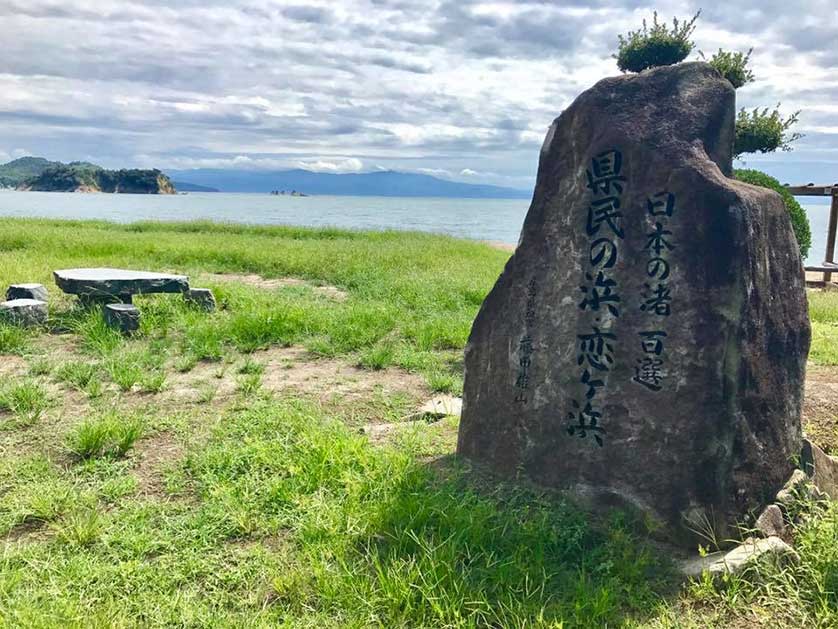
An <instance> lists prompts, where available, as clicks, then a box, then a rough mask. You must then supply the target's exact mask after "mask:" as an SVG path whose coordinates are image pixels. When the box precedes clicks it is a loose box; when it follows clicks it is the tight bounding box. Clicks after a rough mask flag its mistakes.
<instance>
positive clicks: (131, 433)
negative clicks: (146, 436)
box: [67, 412, 144, 459]
mask: <svg viewBox="0 0 838 629" xmlns="http://www.w3.org/2000/svg"><path fill="white" fill-rule="evenodd" d="M143 429H144V422H143V421H142V420H141V419H139V418H137V417H122V416H120V415H118V414H117V413H116V412H108V413H106V414H104V415H102V416H100V417H94V418H91V419H87V420H85V421H83V422H82V423H80V424H78V425H77V426H76V427H75V428H73V429H72V431H71V432H70V433H69V435H68V436H67V447H68V449H69V450H70V452H72V453H73V454H74V455H75V456H77V457H78V458H80V459H92V458H112V459H117V458H121V457H123V456H124V455H125V454H126V453H127V452H128V450H130V449H131V448H132V447H133V445H134V442H135V441H136V440H137V439H139V438H140V437H141V436H142V433H143Z"/></svg>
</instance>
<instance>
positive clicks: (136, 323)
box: [104, 304, 140, 334]
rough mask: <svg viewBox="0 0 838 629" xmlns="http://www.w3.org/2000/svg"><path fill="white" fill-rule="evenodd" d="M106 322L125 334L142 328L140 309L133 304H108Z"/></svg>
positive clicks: (106, 306) (105, 310)
mask: <svg viewBox="0 0 838 629" xmlns="http://www.w3.org/2000/svg"><path fill="white" fill-rule="evenodd" d="M104 313H105V322H106V323H107V324H108V325H109V326H110V327H112V328H115V329H117V330H119V331H120V332H122V333H123V334H131V333H133V332H136V331H137V330H139V329H140V311H139V309H138V308H137V307H136V306H134V305H132V304H106V305H105V307H104Z"/></svg>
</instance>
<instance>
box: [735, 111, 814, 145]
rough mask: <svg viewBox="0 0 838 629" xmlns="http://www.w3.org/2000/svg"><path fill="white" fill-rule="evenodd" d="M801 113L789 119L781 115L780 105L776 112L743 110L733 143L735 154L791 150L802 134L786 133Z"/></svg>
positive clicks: (737, 120) (795, 113)
mask: <svg viewBox="0 0 838 629" xmlns="http://www.w3.org/2000/svg"><path fill="white" fill-rule="evenodd" d="M799 115H800V112H799V111H796V112H794V113H793V114H792V115H791V116H789V117H788V118H785V119H784V118H783V117H782V116H781V115H780V110H779V105H777V107H775V108H774V111H772V112H770V113H769V111H768V107H766V108H764V109H759V108H756V109H754V110H753V111H750V112H749V111H746V110H745V109H742V110H740V111H739V115H738V116H737V117H736V137H735V139H734V142H733V154H734V155H735V156H739V155H742V153H772V152H774V151H776V150H777V149H780V150H783V151H790V150H791V143H792V142H794V141H795V140H799V139H800V138H802V137H803V136H802V135H801V134H800V133H790V134H787V133H786V132H787V131H788V130H789V129H790V128H791V126H792V125H793V124H795V123H796V122H797V118H798V116H799Z"/></svg>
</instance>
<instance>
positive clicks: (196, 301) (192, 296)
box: [183, 288, 216, 312]
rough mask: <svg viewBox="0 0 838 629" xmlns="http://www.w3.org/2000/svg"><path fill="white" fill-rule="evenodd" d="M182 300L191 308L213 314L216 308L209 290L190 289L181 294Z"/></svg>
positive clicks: (213, 297)
mask: <svg viewBox="0 0 838 629" xmlns="http://www.w3.org/2000/svg"><path fill="white" fill-rule="evenodd" d="M183 298H184V299H185V300H186V301H187V302H188V303H190V304H192V305H193V306H196V307H198V308H200V309H201V310H206V311H207V312H213V311H214V310H215V308H216V302H215V295H214V294H213V292H212V290H211V289H209V288H190V289H187V290H186V291H185V292H184V293H183Z"/></svg>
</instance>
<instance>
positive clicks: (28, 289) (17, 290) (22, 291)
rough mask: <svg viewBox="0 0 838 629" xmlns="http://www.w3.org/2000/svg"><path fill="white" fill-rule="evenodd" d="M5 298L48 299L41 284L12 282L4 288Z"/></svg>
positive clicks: (45, 290)
mask: <svg viewBox="0 0 838 629" xmlns="http://www.w3.org/2000/svg"><path fill="white" fill-rule="evenodd" d="M6 299H8V300H12V299H37V300H38V301H48V299H49V295H48V294H47V289H46V287H45V286H44V285H43V284H12V285H11V286H9V288H8V289H6Z"/></svg>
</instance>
